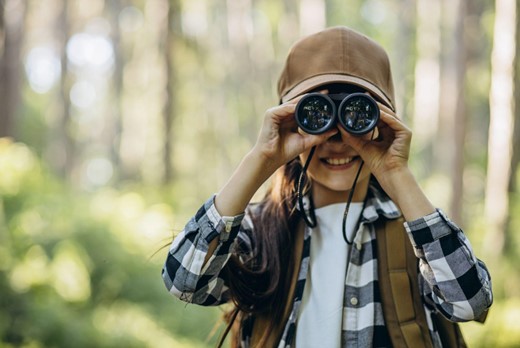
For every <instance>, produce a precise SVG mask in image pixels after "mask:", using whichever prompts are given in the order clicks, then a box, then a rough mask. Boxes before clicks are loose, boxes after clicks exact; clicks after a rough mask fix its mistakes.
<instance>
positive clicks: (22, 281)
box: [0, 139, 219, 347]
mask: <svg viewBox="0 0 520 348" xmlns="http://www.w3.org/2000/svg"><path fill="white" fill-rule="evenodd" d="M0 167H1V168H2V170H1V171H0V197H1V199H0V232H1V233H0V259H1V260H2V261H1V262H0V293H1V294H2V296H1V297H0V335H1V341H2V342H4V343H5V344H7V345H12V346H30V347H65V346H74V347H93V346H95V347H156V346H160V345H163V346H164V345H166V346H175V347H177V346H179V347H181V346H185V347H199V346H204V345H205V344H206V343H205V341H206V339H207V337H208V334H209V333H210V332H211V330H212V328H213V326H214V324H215V322H216V319H217V318H218V316H219V311H218V310H209V309H202V308H195V307H194V306H187V305H186V304H183V303H180V301H178V300H175V299H173V298H172V297H171V296H170V295H169V294H168V293H167V291H166V290H165V288H164V285H163V284H162V280H161V278H160V269H161V262H162V260H163V258H164V256H165V254H166V252H167V249H166V248H163V249H161V250H159V251H158V253H157V255H156V256H155V257H152V254H153V253H154V252H155V251H156V250H158V249H159V248H160V243H163V242H162V241H166V242H168V241H169V240H171V231H170V230H168V229H167V228H164V229H163V230H162V227H163V226H165V225H161V224H160V221H167V219H168V218H169V217H168V216H167V215H168V214H171V211H169V210H168V209H166V208H165V207H166V206H165V205H164V204H160V203H158V202H154V203H153V204H150V203H149V202H146V201H145V199H144V197H143V196H141V195H140V194H138V193H135V192H115V191H113V190H112V191H105V192H97V193H92V194H85V193H79V192H75V191H73V190H72V189H70V188H68V187H67V186H65V185H64V184H62V183H60V182H59V181H57V180H55V178H53V177H52V176H50V175H49V173H48V172H46V170H45V169H44V168H43V166H42V164H41V163H40V161H39V160H38V158H37V157H36V156H35V155H34V153H33V152H31V151H30V150H29V148H28V147H26V146H25V145H23V144H20V143H13V142H11V141H10V140H8V139H0ZM125 220H130V223H128V221H127V222H126V223H125ZM139 221H141V224H139V223H138V224H137V226H133V227H132V226H131V224H132V223H136V222H139ZM143 221H144V223H143ZM157 221H159V223H158V224H157V223H156V224H155V225H154V223H153V222H157ZM146 223H150V226H152V228H153V226H161V227H158V229H161V230H162V231H161V232H159V233H155V234H154V233H152V232H151V231H144V232H143V231H141V230H140V228H141V227H143V226H145V225H146ZM155 232H157V231H155ZM161 233H162V238H158V239H155V237H158V236H159V235H161ZM147 239H154V240H147ZM161 239H162V241H161ZM213 340H214V338H213Z"/></svg>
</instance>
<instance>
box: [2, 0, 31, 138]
mask: <svg viewBox="0 0 520 348" xmlns="http://www.w3.org/2000/svg"><path fill="white" fill-rule="evenodd" d="M25 13H26V2H25V1H21V0H3V1H0V34H3V35H2V36H3V37H0V40H2V39H3V42H2V44H0V106H1V107H0V137H3V136H11V137H14V136H15V129H14V128H15V124H14V122H15V116H16V113H17V111H18V107H19V104H20V86H21V83H20V82H21V81H20V74H21V63H20V61H21V59H20V52H21V48H22V43H23V33H24V30H23V29H24V25H25Z"/></svg>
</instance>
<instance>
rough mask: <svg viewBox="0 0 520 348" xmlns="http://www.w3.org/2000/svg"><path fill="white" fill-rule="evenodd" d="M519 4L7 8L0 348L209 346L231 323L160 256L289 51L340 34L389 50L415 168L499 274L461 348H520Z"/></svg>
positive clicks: (270, 95) (3, 6)
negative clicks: (179, 287)
mask: <svg viewBox="0 0 520 348" xmlns="http://www.w3.org/2000/svg"><path fill="white" fill-rule="evenodd" d="M517 5H518V4H517V2H516V1H515V0H496V1H488V0H474V1H464V0H439V1H437V0H433V1H432V0H401V1H390V0H367V1H360V0H350V1H345V0H301V1H297V0H283V1H282V0H226V1H210V0H148V1H145V0H89V1H87V0H70V1H67V0H27V1H24V0H0V338H1V342H2V343H1V344H0V346H2V347H72V346H73V347H122V346H124V347H160V346H162V347H212V346H214V344H215V340H216V337H217V336H218V334H219V332H220V330H222V326H218V323H219V318H220V316H221V313H222V312H221V310H219V309H206V308H198V307H196V306H193V305H186V304H184V303H181V302H179V301H178V300H176V299H174V298H173V297H171V296H170V295H169V294H168V292H167V291H166V289H165V288H164V285H163V284H162V279H161V277H160V272H161V267H162V263H163V260H164V259H165V255H166V252H167V248H164V246H165V245H167V244H169V242H170V241H171V239H172V237H173V235H174V234H175V233H178V232H179V231H180V230H181V229H182V228H183V226H184V223H185V222H186V221H187V220H188V219H189V218H190V216H192V215H193V214H194V213H195V211H196V210H197V209H198V207H199V206H200V204H202V202H204V201H205V200H206V199H207V197H209V196H210V195H211V194H212V193H214V192H215V191H217V190H218V189H219V187H221V186H222V185H223V184H224V183H225V181H226V179H227V178H228V177H229V176H230V174H231V172H232V170H233V168H234V167H235V166H236V165H237V164H238V162H239V161H240V159H241V157H242V156H243V155H244V154H245V153H246V152H247V151H248V149H250V148H251V146H252V145H253V144H254V141H255V139H256V134H257V132H258V130H259V127H260V124H261V120H262V117H263V114H264V112H265V110H266V109H267V108H269V107H271V106H273V105H275V104H276V103H277V97H276V80H277V76H278V73H279V72H280V70H281V66H282V64H283V60H284V58H285V55H286V53H287V50H288V48H289V46H290V45H291V44H292V43H293V42H294V41H295V40H297V39H298V38H299V37H301V36H303V35H306V34H309V33H312V32H315V31H317V30H320V29H322V28H324V27H327V26H333V25H347V26H350V27H352V28H354V29H356V30H358V31H361V32H363V33H365V34H367V35H368V36H370V37H372V38H374V39H375V40H377V41H378V42H380V43H381V44H382V45H383V46H384V47H385V48H386V49H387V51H388V52H389V54H390V59H391V63H392V65H393V72H394V81H395V85H396V91H397V104H398V105H397V106H398V111H399V114H400V116H401V117H402V118H403V119H404V121H405V122H406V123H407V124H409V125H410V127H412V129H413V131H414V138H413V143H412V152H413V153H412V161H411V166H412V168H413V171H414V172H415V174H416V175H417V177H418V178H419V180H420V182H421V185H422V187H423V188H424V189H425V191H426V192H427V193H428V195H429V197H430V198H431V200H432V201H433V202H434V203H435V205H436V206H439V207H441V208H443V209H444V210H445V211H447V212H448V213H449V214H450V216H451V217H452V219H453V220H455V221H456V222H457V223H458V224H460V225H461V226H462V227H463V228H464V230H465V232H466V234H467V235H468V236H469V238H470V240H471V241H472V243H473V246H474V249H475V250H476V252H477V254H478V255H479V257H480V258H482V259H483V260H484V261H485V262H486V263H487V264H488V266H489V269H490V270H491V274H492V278H493V286H494V292H495V303H494V306H493V308H492V310H491V311H490V313H489V316H488V320H487V322H486V323H485V324H484V325H481V324H477V323H467V324H464V325H463V326H462V328H463V332H464V334H465V337H466V339H467V341H468V342H469V343H470V346H472V347H518V346H520V343H519V342H520V320H518V318H520V273H519V271H518V266H517V265H518V264H519V261H520V252H519V242H520V241H519V234H518V233H514V231H519V230H520V198H519V197H520V196H519V194H520V188H519V183H520V182H519V181H520V176H519V171H518V162H519V156H520V146H519V145H518V142H519V139H520V138H519V125H520V122H518V120H519V115H520V114H519V111H518V107H517V106H518V105H520V88H518V87H519V86H518V81H519V80H518V78H517V74H518V73H519V71H520V70H519V67H520V64H519V63H518V60H519V57H520V56H519V47H520V45H519V37H520V36H519V26H518V23H519V21H518V20H517V15H516V14H517V11H518V9H517ZM260 195H261V193H259V195H258V196H260ZM161 248H162V249H161ZM215 328H216V329H215ZM212 332H213V334H211V333H212Z"/></svg>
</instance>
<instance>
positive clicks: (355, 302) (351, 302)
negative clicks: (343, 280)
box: [350, 297, 358, 306]
mask: <svg viewBox="0 0 520 348" xmlns="http://www.w3.org/2000/svg"><path fill="white" fill-rule="evenodd" d="M350 304H351V305H353V306H357V304H358V299H357V297H352V298H351V299H350Z"/></svg>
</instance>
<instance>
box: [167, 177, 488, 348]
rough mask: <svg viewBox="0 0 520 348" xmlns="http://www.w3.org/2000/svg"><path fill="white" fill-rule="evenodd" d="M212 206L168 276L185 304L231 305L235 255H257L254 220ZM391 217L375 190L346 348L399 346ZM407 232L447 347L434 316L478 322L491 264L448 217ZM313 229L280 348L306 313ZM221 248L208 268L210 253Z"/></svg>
mask: <svg viewBox="0 0 520 348" xmlns="http://www.w3.org/2000/svg"><path fill="white" fill-rule="evenodd" d="M213 202H214V197H213V198H211V199H209V200H208V201H207V202H206V203H205V204H204V205H203V206H202V207H201V208H200V209H199V211H198V212H197V214H196V215H195V216H194V217H193V218H192V219H191V220H190V221H189V222H188V224H187V225H186V227H185V229H184V230H183V231H182V232H181V233H180V234H179V235H178V236H177V237H176V238H175V239H174V241H173V243H172V245H171V248H170V250H169V253H168V256H167V259H166V262H165V265H164V268H163V271H162V276H163V280H164V283H165V285H166V287H167V289H168V290H169V292H170V293H171V294H173V295H175V296H177V297H179V298H180V299H181V300H183V301H186V302H189V303H196V304H199V305H204V306H211V305H220V304H223V303H226V302H228V301H229V300H230V296H229V289H228V287H227V285H226V282H225V280H224V279H223V278H222V277H221V272H222V270H223V268H224V267H225V266H226V263H227V261H228V260H229V258H230V256H231V255H232V254H233V253H239V254H245V255H247V256H251V255H252V250H251V244H252V243H251V238H252V233H251V231H252V229H253V226H252V224H251V219H250V217H249V215H248V214H241V215H238V216H234V217H223V216H220V214H219V213H218V211H217V210H216V208H215V205H214V203H213ZM380 216H384V217H385V218H387V219H395V218H398V217H400V216H401V213H400V211H399V210H398V208H397V207H396V205H395V204H394V203H393V202H392V201H391V200H390V199H389V198H388V196H387V195H386V194H385V193H384V192H382V191H381V190H380V189H379V188H378V187H377V186H376V185H371V186H370V190H369V196H368V200H367V204H366V206H365V209H364V210H363V212H362V214H361V218H360V224H359V228H358V231H357V233H356V237H355V239H354V244H353V247H352V249H351V252H350V259H349V265H348V268H347V269H348V271H347V274H346V275H345V289H344V305H343V307H344V311H343V323H342V345H343V346H344V347H347V346H350V347H352V346H362V347H369V346H374V347H376V346H377V347H387V346H391V341H390V339H389V336H388V332H387V330H386V327H385V322H384V317H383V310H382V306H381V297H380V295H379V285H378V271H377V260H376V257H377V255H376V250H375V227H374V222H375V221H376V220H377V219H379V218H380ZM405 228H406V231H407V233H408V236H409V238H410V241H411V243H412V244H413V246H414V250H415V253H416V256H417V257H418V259H419V269H420V277H419V278H420V279H419V287H420V289H421V292H422V297H423V303H424V309H425V312H426V318H427V320H428V325H429V328H430V334H431V339H432V343H433V345H434V347H441V346H442V344H441V343H440V339H439V336H438V335H437V332H436V330H435V327H434V326H435V325H434V324H433V323H432V322H431V320H430V318H431V313H432V312H440V313H442V314H443V315H444V316H445V317H446V318H448V319H449V320H451V321H457V322H459V321H470V320H475V319H477V318H478V317H480V315H481V314H482V313H483V312H484V311H486V310H487V308H489V306H490V305H491V303H492V301H493V295H492V290H491V279H490V275H489V273H488V271H487V269H486V267H485V265H484V264H483V263H482V262H481V261H480V260H478V259H477V258H476V257H475V256H474V254H473V251H472V248H471V245H470V243H469V241H468V240H467V239H466V237H465V235H464V233H463V232H462V230H461V229H460V228H459V227H457V226H456V225H455V224H454V223H453V222H451V221H450V220H449V219H448V218H447V217H446V216H445V215H444V214H443V212H442V211H440V210H437V211H435V212H434V213H432V214H430V215H427V216H424V217H422V218H420V219H418V220H415V221H412V222H406V223H405ZM311 232H312V229H310V228H306V231H305V237H304V244H305V245H304V248H303V250H304V251H303V253H304V254H303V255H302V263H301V267H300V270H299V278H298V282H299V284H298V286H297V287H296V289H297V290H296V293H295V296H294V299H293V307H292V311H291V313H290V316H289V319H288V321H287V323H286V325H285V329H284V332H283V335H282V338H281V341H280V343H279V345H278V346H279V347H291V346H293V345H294V339H295V331H296V328H297V318H298V311H299V308H300V304H301V299H302V295H303V290H304V286H305V280H306V276H307V270H308V265H309V253H310V243H311V239H312V233H311ZM215 238H218V246H217V248H216V250H215V251H214V253H213V255H211V256H210V258H209V260H208V262H207V263H206V264H205V265H204V267H203V264H204V260H205V257H206V255H207V251H208V246H209V243H211V241H213V240H214V239H215ZM253 320H254V318H253V317H252V316H250V317H246V319H245V321H244V322H243V325H242V335H241V336H242V346H244V347H247V346H249V338H250V336H251V328H252V322H253Z"/></svg>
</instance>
